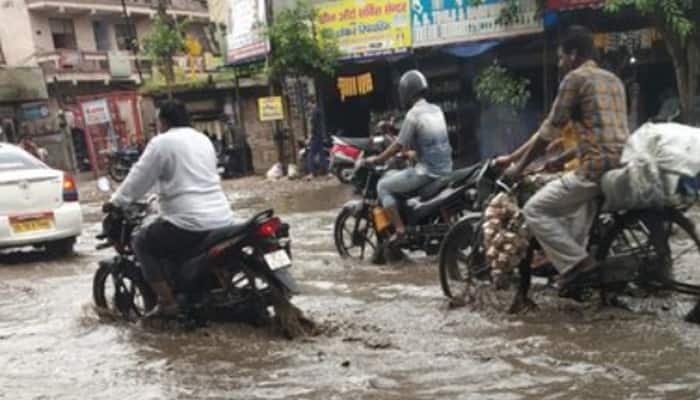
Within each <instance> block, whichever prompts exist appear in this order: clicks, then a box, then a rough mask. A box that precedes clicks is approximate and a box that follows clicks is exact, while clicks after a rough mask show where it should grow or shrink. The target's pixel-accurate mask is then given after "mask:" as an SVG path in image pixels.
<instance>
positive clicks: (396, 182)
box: [377, 168, 433, 208]
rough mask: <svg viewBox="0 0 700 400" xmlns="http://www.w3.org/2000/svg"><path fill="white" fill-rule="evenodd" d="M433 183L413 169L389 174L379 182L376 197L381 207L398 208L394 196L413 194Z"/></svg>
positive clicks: (428, 177)
mask: <svg viewBox="0 0 700 400" xmlns="http://www.w3.org/2000/svg"><path fill="white" fill-rule="evenodd" d="M432 181H433V178H431V177H430V176H428V175H423V174H418V172H416V169H415V168H406V169H404V170H402V171H400V172H395V173H393V174H391V173H389V174H387V175H385V176H384V177H383V178H382V179H380V180H379V183H378V184H377V195H378V196H379V201H380V202H381V203H382V207H385V208H398V203H397V201H396V196H399V195H402V194H408V193H411V192H414V191H416V190H418V189H420V188H421V187H423V186H425V185H427V184H429V183H430V182H432Z"/></svg>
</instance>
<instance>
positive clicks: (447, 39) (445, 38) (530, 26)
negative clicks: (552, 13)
mask: <svg viewBox="0 0 700 400" xmlns="http://www.w3.org/2000/svg"><path fill="white" fill-rule="evenodd" d="M410 1H411V23H412V29H413V46H414V47H421V46H434V45H441V44H448V43H456V42H469V41H477V40H484V39H494V38H502V37H506V36H514V35H524V34H530V33H537V32H541V31H542V19H541V18H540V17H539V16H538V14H537V2H536V0H520V12H519V14H518V15H516V16H515V18H514V19H513V20H512V21H511V22H510V23H508V24H507V25H506V24H501V23H497V20H498V18H499V17H500V16H501V12H502V10H503V9H504V8H505V7H506V6H507V3H508V1H507V0H484V1H483V4H481V5H479V6H472V5H470V4H469V0H410Z"/></svg>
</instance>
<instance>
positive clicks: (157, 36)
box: [143, 12, 185, 95]
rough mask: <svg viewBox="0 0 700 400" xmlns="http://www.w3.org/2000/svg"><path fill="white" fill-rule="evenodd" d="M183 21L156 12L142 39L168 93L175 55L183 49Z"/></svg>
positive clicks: (172, 79) (172, 80) (171, 80)
mask: <svg viewBox="0 0 700 400" xmlns="http://www.w3.org/2000/svg"><path fill="white" fill-rule="evenodd" d="M184 29H185V23H184V22H178V21H176V20H174V19H172V18H170V17H168V16H167V15H166V14H165V12H159V13H158V14H156V16H155V18H154V19H153V23H152V24H151V28H150V30H149V31H148V33H147V34H146V36H145V37H144V39H143V49H144V52H145V53H146V55H147V56H148V57H149V58H150V59H151V61H152V62H153V64H154V65H155V67H156V68H157V69H158V71H159V72H160V73H161V74H163V77H164V78H165V84H166V86H167V87H168V93H169V95H172V85H173V83H174V82H175V61H174V59H173V57H175V56H176V55H177V54H178V53H181V52H182V51H184V49H185V39H184V35H183V32H184Z"/></svg>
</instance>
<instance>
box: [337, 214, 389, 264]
mask: <svg viewBox="0 0 700 400" xmlns="http://www.w3.org/2000/svg"><path fill="white" fill-rule="evenodd" d="M357 212H358V211H356V210H353V209H349V208H344V209H343V210H341V211H340V214H338V217H337V218H336V220H335V227H334V229H333V238H334V242H335V247H336V250H337V251H338V254H340V256H341V257H343V258H355V257H352V255H351V254H350V253H349V252H348V248H346V247H345V243H344V242H343V233H344V232H343V227H344V226H345V223H346V222H347V221H348V219H349V218H350V217H354V216H355V214H356V213H357ZM361 213H362V214H363V215H362V216H361V218H362V219H365V220H366V221H367V223H368V224H369V229H372V231H374V224H373V223H372V220H371V219H370V217H369V215H368V211H367V210H363V211H361ZM351 231H352V232H353V233H354V228H353V229H351ZM375 237H376V238H377V242H376V244H375V247H374V249H370V250H371V253H370V261H371V262H372V264H375V265H382V264H384V263H385V262H386V258H385V257H384V251H383V250H384V249H383V243H382V240H381V238H380V237H379V235H376V232H375ZM362 259H364V257H362V258H360V261H361V260H362Z"/></svg>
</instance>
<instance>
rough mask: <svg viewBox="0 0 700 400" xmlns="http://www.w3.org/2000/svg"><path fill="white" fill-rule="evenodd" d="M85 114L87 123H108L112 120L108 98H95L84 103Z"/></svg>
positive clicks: (89, 124)
mask: <svg viewBox="0 0 700 400" xmlns="http://www.w3.org/2000/svg"><path fill="white" fill-rule="evenodd" d="M82 106H83V115H84V116H85V125H87V126H91V125H99V124H107V123H110V122H111V120H112V119H111V118H110V115H109V107H108V106H107V100H105V99H100V100H93V101H86V102H84V103H83V104H82Z"/></svg>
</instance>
